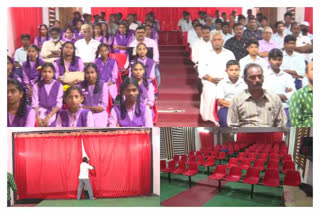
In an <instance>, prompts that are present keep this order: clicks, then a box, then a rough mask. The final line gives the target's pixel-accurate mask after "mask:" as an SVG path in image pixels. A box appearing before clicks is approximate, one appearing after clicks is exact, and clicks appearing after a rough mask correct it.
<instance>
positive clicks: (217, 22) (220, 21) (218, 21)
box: [214, 19, 222, 24]
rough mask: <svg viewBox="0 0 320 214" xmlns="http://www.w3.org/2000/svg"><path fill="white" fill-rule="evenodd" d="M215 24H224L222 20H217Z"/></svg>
mask: <svg viewBox="0 0 320 214" xmlns="http://www.w3.org/2000/svg"><path fill="white" fill-rule="evenodd" d="M214 23H216V24H219V23H220V24H222V20H221V19H216V20H215V21H214Z"/></svg>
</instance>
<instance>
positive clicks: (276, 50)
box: [268, 48, 283, 59]
mask: <svg viewBox="0 0 320 214" xmlns="http://www.w3.org/2000/svg"><path fill="white" fill-rule="evenodd" d="M276 58H281V59H283V53H282V51H281V50H280V49H279V48H273V49H271V51H270V52H269V54H268V59H276Z"/></svg>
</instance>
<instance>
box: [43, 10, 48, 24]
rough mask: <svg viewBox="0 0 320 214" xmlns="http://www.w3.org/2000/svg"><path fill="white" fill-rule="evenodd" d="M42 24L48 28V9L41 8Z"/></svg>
mask: <svg viewBox="0 0 320 214" xmlns="http://www.w3.org/2000/svg"><path fill="white" fill-rule="evenodd" d="M42 24H46V25H47V26H48V27H49V8H48V7H43V8H42Z"/></svg>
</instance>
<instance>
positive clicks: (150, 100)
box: [140, 81, 154, 107]
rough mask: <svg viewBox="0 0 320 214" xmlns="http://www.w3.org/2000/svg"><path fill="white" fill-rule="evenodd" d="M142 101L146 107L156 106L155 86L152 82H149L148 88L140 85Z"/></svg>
mask: <svg viewBox="0 0 320 214" xmlns="http://www.w3.org/2000/svg"><path fill="white" fill-rule="evenodd" d="M140 101H141V103H143V104H145V105H150V106H151V107H153V105H154V86H153V84H152V83H151V81H147V86H145V85H144V84H143V82H142V83H141V84H140Z"/></svg>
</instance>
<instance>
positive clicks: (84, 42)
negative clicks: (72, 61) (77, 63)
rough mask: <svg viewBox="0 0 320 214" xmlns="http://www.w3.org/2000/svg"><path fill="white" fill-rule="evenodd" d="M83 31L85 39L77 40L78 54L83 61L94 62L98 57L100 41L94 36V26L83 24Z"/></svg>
mask: <svg viewBox="0 0 320 214" xmlns="http://www.w3.org/2000/svg"><path fill="white" fill-rule="evenodd" d="M81 33H82V35H83V39H80V40H78V41H76V43H75V44H74V45H75V47H76V56H78V57H80V58H81V59H82V61H83V62H84V63H85V64H87V63H89V62H93V61H94V60H95V58H96V52H97V49H98V46H99V45H100V42H99V41H97V40H95V39H93V38H92V27H91V26H90V25H88V24H84V25H82V26H81Z"/></svg>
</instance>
